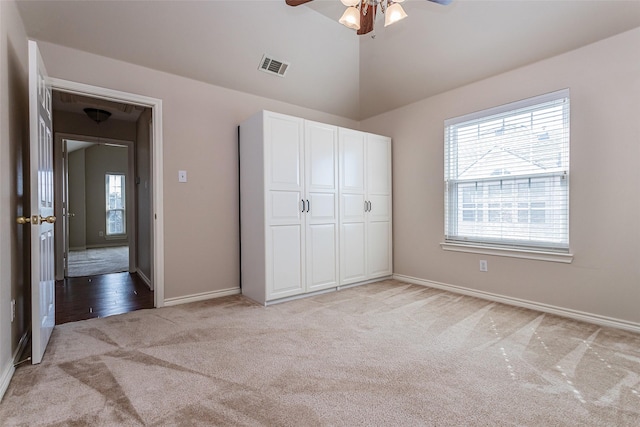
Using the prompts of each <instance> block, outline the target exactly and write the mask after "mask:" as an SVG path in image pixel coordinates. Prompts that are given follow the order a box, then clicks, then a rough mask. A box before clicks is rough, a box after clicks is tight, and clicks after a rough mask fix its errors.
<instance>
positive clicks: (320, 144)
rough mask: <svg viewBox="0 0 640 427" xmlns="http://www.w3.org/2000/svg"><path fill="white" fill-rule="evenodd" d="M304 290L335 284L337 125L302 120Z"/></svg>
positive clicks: (336, 283) (336, 269) (333, 285)
mask: <svg viewBox="0 0 640 427" xmlns="http://www.w3.org/2000/svg"><path fill="white" fill-rule="evenodd" d="M305 176H306V180H305V186H306V201H307V202H306V203H307V206H306V209H305V213H304V216H305V221H306V255H307V259H306V260H307V265H306V278H307V291H308V292H311V291H317V290H321V289H326V288H330V287H336V286H338V262H339V259H338V129H337V127H335V126H331V125H326V124H323V123H316V122H311V121H305Z"/></svg>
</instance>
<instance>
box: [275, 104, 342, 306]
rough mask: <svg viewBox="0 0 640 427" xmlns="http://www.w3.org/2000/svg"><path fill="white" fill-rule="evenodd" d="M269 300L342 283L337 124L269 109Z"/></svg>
mask: <svg viewBox="0 0 640 427" xmlns="http://www.w3.org/2000/svg"><path fill="white" fill-rule="evenodd" d="M265 114H268V117H267V118H266V120H265V157H266V159H265V168H266V170H265V177H266V178H267V180H266V192H267V200H266V206H265V208H266V215H265V217H266V218H265V221H266V224H265V225H266V228H267V230H266V233H265V234H266V236H265V237H266V241H265V247H266V253H265V255H266V260H265V261H266V265H265V268H266V282H267V283H266V285H267V295H266V299H267V300H273V299H278V298H284V297H287V296H292V295H297V294H302V293H307V292H313V291H317V290H322V289H326V288H332V287H336V286H338V284H339V283H338V281H339V268H338V265H339V264H338V263H339V257H338V250H339V247H338V227H339V225H338V128H337V127H335V126H331V125H327V124H323V123H317V122H312V121H308V120H302V119H299V118H296V117H290V116H284V115H280V114H275V113H265Z"/></svg>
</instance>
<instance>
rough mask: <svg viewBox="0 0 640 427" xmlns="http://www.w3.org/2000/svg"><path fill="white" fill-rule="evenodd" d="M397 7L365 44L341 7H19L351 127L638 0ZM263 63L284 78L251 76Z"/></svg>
mask: <svg viewBox="0 0 640 427" xmlns="http://www.w3.org/2000/svg"><path fill="white" fill-rule="evenodd" d="M403 7H404V9H405V10H406V12H407V14H408V15H409V17H408V18H407V19H405V20H403V21H401V22H399V23H397V24H395V25H393V26H390V27H387V28H384V27H383V25H382V23H381V22H380V21H378V23H377V24H376V30H375V33H376V37H375V38H372V37H371V36H370V35H365V36H357V35H356V34H355V33H354V32H353V31H352V30H349V29H347V28H345V27H343V26H342V25H340V24H339V23H338V22H337V19H338V18H339V17H340V15H341V14H342V12H343V10H344V7H343V6H342V5H341V3H340V1H339V0H315V1H313V2H311V3H308V4H307V5H303V6H298V7H290V6H287V5H286V4H285V2H284V0H258V1H245V0H233V1H178V0H175V1H115V0H107V1H84V2H77V1H57V0H49V1H19V2H18V9H19V10H20V13H21V15H22V18H23V21H24V24H25V27H26V29H27V34H28V35H29V36H30V37H32V38H35V39H37V40H44V41H48V42H52V43H56V44H60V45H64V46H68V47H72V48H76V49H80V50H85V51H89V52H93V53H96V54H99V55H103V56H107V57H111V58H115V59H119V60H123V61H127V62H131V63H134V64H139V65H142V66H146V67H150V68H154V69H158V70H162V71H166V72H170V73H173V74H178V75H182V76H185V77H189V78H193V79H196V80H200V81H204V82H208V83H211V84H214V85H218V86H223V87H227V88H231V89H236V90H240V91H244V92H248V93H253V94H256V95H260V96H265V97H268V98H272V99H277V100H281V101H285V102H289V103H292V104H296V105H301V106H304V107H308V108H313V109H316V110H320V111H325V112H329V113H332V114H336V115H340V116H344V117H349V118H352V119H356V120H359V119H364V118H368V117H371V116H373V115H376V114H379V113H382V112H385V111H388V110H391V109H394V108H397V107H400V106H403V105H406V104H409V103H412V102H415V101H417V100H420V99H423V98H426V97H428V96H432V95H435V94H438V93H441V92H444V91H447V90H450V89H453V88H455V87H459V86H462V85H465V84H468V83H471V82H474V81H477V80H480V79H483V78H487V77H490V76H492V75H496V74H499V73H502V72H505V71H508V70H511V69H514V68H518V67H521V66H524V65H526V64H529V63H532V62H535V61H538V60H541V59H544V58H547V57H550V56H554V55H557V54H560V53H563V52H567V51H569V50H572V49H575V48H578V47H580V46H583V45H586V44H589V43H593V42H595V41H597V40H600V39H603V38H606V37H610V36H612V35H615V34H618V33H621V32H624V31H627V30H630V29H632V28H635V27H639V26H640V0H623V1H617V0H528V1H525V0H498V1H496V0H494V1H487V0H453V3H452V4H451V5H449V6H440V5H437V4H434V3H430V2H428V1H425V0H407V1H405V3H403ZM264 53H268V54H270V55H272V56H273V57H274V58H276V59H279V60H282V61H286V62H290V63H291V67H290V69H289V70H288V71H287V75H286V77H284V78H281V77H277V76H272V75H269V74H266V73H262V72H259V71H258V65H259V63H260V59H261V58H262V55H263V54H264ZM639 57H640V50H639Z"/></svg>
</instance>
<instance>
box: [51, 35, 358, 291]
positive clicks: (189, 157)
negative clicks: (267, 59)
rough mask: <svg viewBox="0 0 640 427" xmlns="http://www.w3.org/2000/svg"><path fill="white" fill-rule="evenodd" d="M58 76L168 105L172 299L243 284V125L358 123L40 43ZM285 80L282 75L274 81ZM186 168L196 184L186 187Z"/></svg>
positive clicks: (167, 254)
mask: <svg viewBox="0 0 640 427" xmlns="http://www.w3.org/2000/svg"><path fill="white" fill-rule="evenodd" d="M40 49H41V52H42V55H43V58H44V61H45V64H46V66H47V71H48V72H49V74H50V75H51V76H52V77H57V78H61V79H65V80H72V81H76V82H81V83H87V84H91V85H96V86H101V87H106V88H110V89H115V90H121V91H125V92H132V93H137V94H141V95H145V96H150V97H154V98H159V99H162V101H163V125H164V134H163V141H164V147H163V148H164V197H163V203H164V226H165V229H164V237H165V241H164V244H165V265H164V268H165V297H166V298H174V297H180V296H187V295H193V294H199V293H206V292H213V291H216V290H222V289H230V288H235V287H237V286H238V271H239V256H238V252H239V249H238V182H237V181H238V157H237V156H238V153H237V134H236V132H237V125H238V124H239V123H240V122H241V121H242V120H244V119H245V118H247V117H249V116H250V115H251V114H253V113H255V112H256V111H258V110H261V109H270V110H273V111H277V112H281V113H285V114H292V115H297V116H301V117H304V118H307V119H311V120H317V121H321V122H326V123H332V124H336V125H340V126H345V127H357V125H358V123H356V122H354V121H352V120H348V119H344V118H340V117H337V116H332V115H329V114H326V113H322V112H318V111H313V110H309V109H305V108H301V107H297V106H295V105H291V104H286V103H283V102H278V101H273V100H269V99H266V98H261V97H258V96H253V95H249V94H246V93H242V92H238V91H233V90H229V89H224V88H221V87H217V86H212V85H209V84H205V83H202V82H199V81H195V80H190V79H185V78H182V77H178V76H175V75H171V74H167V73H163V72H159V71H155V70H151V69H148V68H144V67H139V66H135V65H132V64H128V63H125V62H120V61H115V60H112V59H109V58H105V57H100V56H97V55H93V54H89V53H86V52H81V51H78V50H73V49H69V48H65V47H62V46H58V45H54V44H50V43H40ZM274 78H277V77H274ZM178 170H186V171H187V172H188V178H189V182H187V183H178Z"/></svg>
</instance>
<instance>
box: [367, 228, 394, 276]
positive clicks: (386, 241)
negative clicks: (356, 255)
mask: <svg viewBox="0 0 640 427" xmlns="http://www.w3.org/2000/svg"><path fill="white" fill-rule="evenodd" d="M368 231H369V234H368V239H369V243H368V245H367V248H368V253H367V264H368V266H367V275H368V276H369V278H375V277H382V276H388V275H390V274H391V273H392V271H391V270H392V267H391V241H390V238H391V223H390V222H388V221H382V222H373V221H372V222H370V223H369V230H368Z"/></svg>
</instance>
